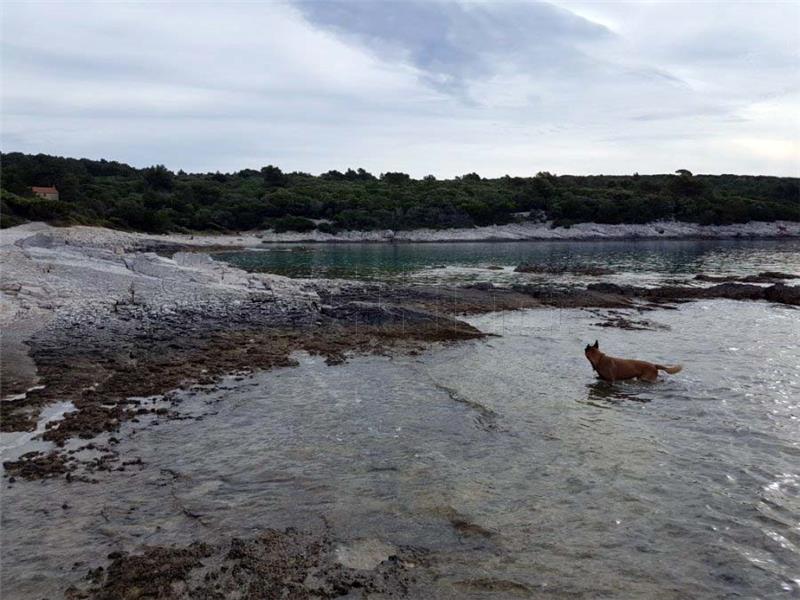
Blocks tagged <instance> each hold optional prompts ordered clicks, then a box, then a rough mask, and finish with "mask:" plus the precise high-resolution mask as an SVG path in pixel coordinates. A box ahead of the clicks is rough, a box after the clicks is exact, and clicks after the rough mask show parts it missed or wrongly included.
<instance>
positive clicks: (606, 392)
mask: <svg viewBox="0 0 800 600" xmlns="http://www.w3.org/2000/svg"><path fill="white" fill-rule="evenodd" d="M643 387H644V384H642V383H639V382H631V383H628V384H620V383H609V382H607V381H603V380H602V379H598V380H597V381H594V382H592V383H589V384H587V385H586V388H587V390H588V393H587V395H586V402H587V403H588V404H595V405H597V404H598V403H601V404H620V403H622V402H625V401H630V402H642V403H647V402H650V400H649V399H648V398H642V397H641V396H639V395H638V392H639V391H640V390H639V389H638V388H643ZM641 391H643V390H641Z"/></svg>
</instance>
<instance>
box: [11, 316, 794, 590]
mask: <svg viewBox="0 0 800 600" xmlns="http://www.w3.org/2000/svg"><path fill="white" fill-rule="evenodd" d="M799 315H800V313H798V311H797V310H793V309H789V308H786V307H781V306H777V305H772V304H767V303H754V302H733V301H709V302H702V303H693V304H686V305H683V306H681V307H680V309H678V310H664V311H658V312H654V313H650V314H649V315H648V318H649V319H651V320H653V321H656V322H657V323H660V324H663V325H666V326H668V327H669V329H668V330H660V331H636V332H630V331H621V330H614V329H601V328H597V327H595V326H593V323H595V322H596V321H597V320H598V319H597V317H595V316H593V315H591V314H589V313H587V312H584V311H578V310H556V309H546V310H533V311H522V312H516V313H505V314H491V315H484V316H481V317H477V318H473V319H470V321H471V322H472V323H473V324H475V325H476V326H477V327H479V328H480V329H482V330H484V331H488V332H493V333H497V334H499V337H491V338H488V339H486V340H481V341H473V342H465V343H460V344H457V345H453V346H447V347H439V348H434V349H432V350H430V351H428V352H425V353H423V354H422V355H420V356H414V357H411V356H409V357H399V358H394V359H387V358H383V357H360V358H355V359H353V360H351V361H350V362H349V363H347V364H344V365H340V366H335V367H330V366H326V365H325V364H324V363H323V362H322V361H321V360H319V359H315V358H310V357H307V356H303V357H301V366H299V367H297V368H288V369H280V370H276V371H272V372H269V373H260V374H256V375H254V376H252V377H247V378H244V379H241V380H235V379H229V380H226V382H225V383H224V384H223V385H221V386H218V388H217V389H211V390H208V391H205V392H199V393H195V394H194V395H189V394H187V396H186V400H185V402H184V403H183V405H182V408H181V410H183V411H185V412H186V413H187V414H193V415H196V416H202V419H201V420H198V421H175V422H166V423H162V424H160V425H157V426H155V425H153V426H149V427H144V428H143V429H140V430H139V431H138V432H137V433H135V434H134V435H131V433H130V429H125V431H124V435H123V436H121V437H122V442H121V444H120V447H119V449H120V450H121V451H123V452H125V453H126V454H127V455H128V457H136V456H139V457H141V458H142V459H143V460H144V462H145V463H146V466H145V467H144V468H143V469H141V470H138V469H133V470H132V469H128V470H126V471H125V472H122V473H113V474H103V475H101V476H100V479H101V483H100V484H95V485H92V484H86V483H72V484H68V483H66V482H64V481H63V480H59V481H46V482H34V483H25V482H23V483H16V484H14V485H11V486H5V489H4V491H3V523H2V530H3V561H2V579H3V596H4V597H7V598H18V597H19V598H23V597H29V598H38V597H49V596H58V595H59V594H58V592H59V591H63V589H64V588H65V587H66V586H67V585H68V584H69V583H70V582H73V581H75V580H77V579H79V578H80V577H82V576H83V575H84V574H85V572H86V569H87V568H89V567H90V566H91V567H94V566H97V565H99V564H104V563H105V556H106V555H107V554H108V553H109V552H111V551H113V550H120V549H122V550H136V549H140V548H141V547H142V546H143V545H146V544H157V543H159V544H163V543H166V544H172V543H175V544H183V543H188V542H190V541H192V540H194V539H204V540H209V541H210V540H214V539H218V538H222V537H229V536H235V535H252V534H254V533H256V532H258V531H259V530H260V529H263V528H268V527H278V528H282V527H286V526H289V525H295V526H300V527H305V526H310V525H312V524H314V523H319V521H320V520H321V519H322V518H323V517H324V518H325V519H326V520H327V521H328V522H329V523H330V525H331V526H332V528H333V531H334V533H335V535H336V536H337V537H338V538H339V539H342V540H353V539H360V538H368V539H374V540H379V541H380V542H383V543H388V544H393V545H398V544H410V545H414V546H420V547H424V548H427V549H429V550H430V552H431V554H430V558H431V566H430V567H429V568H425V567H419V568H420V569H421V570H423V571H424V575H425V576H423V577H420V582H421V583H420V585H421V589H418V590H415V593H416V594H417V597H430V598H434V597H435V598H498V597H554V598H561V597H587V598H589V597H592V598H595V597H602V596H609V597H618V598H631V597H637V598H656V597H658V598H687V597H704V598H706V597H732V596H738V597H745V598H751V597H762V598H780V597H794V596H797V595H800V352H798V346H797V340H798V339H800V316H799ZM595 338H599V339H600V344H601V348H603V349H605V350H606V351H607V352H609V353H610V354H612V355H613V354H616V355H622V356H635V357H637V358H643V359H649V360H653V361H658V362H666V363H671V362H681V363H683V364H684V371H683V372H682V373H680V374H679V375H677V376H674V377H666V378H665V379H664V380H663V381H661V382H659V383H657V384H654V385H651V384H644V383H622V384H617V385H615V386H613V387H611V386H608V385H606V384H603V383H599V382H597V381H596V380H595V379H594V378H593V374H592V371H591V369H590V367H589V365H588V363H587V362H586V360H585V358H584V357H583V354H582V350H583V346H584V345H585V344H586V343H587V342H588V341H593V340H594V339H595ZM63 503H66V504H67V506H68V508H66V509H64V508H61V507H62V504H63ZM76 562H78V563H80V564H78V565H77V566H75V568H74V570H73V564H74V563H76Z"/></svg>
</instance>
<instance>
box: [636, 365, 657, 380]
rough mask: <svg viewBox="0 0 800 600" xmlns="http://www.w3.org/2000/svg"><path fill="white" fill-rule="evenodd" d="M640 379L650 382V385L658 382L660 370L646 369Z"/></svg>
mask: <svg viewBox="0 0 800 600" xmlns="http://www.w3.org/2000/svg"><path fill="white" fill-rule="evenodd" d="M639 379H642V380H644V381H649V382H650V383H655V382H656V381H658V369H656V368H655V367H652V368H648V369H645V370H644V371H642V374H641V375H639Z"/></svg>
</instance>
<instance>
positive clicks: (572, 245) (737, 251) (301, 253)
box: [215, 240, 800, 282]
mask: <svg viewBox="0 0 800 600" xmlns="http://www.w3.org/2000/svg"><path fill="white" fill-rule="evenodd" d="M799 255H800V240H749V241H747V240H722V241H719V240H709V241H699V240H689V241H638V242H622V241H608V242H584V241H581V242H545V241H537V242H458V243H435V244H417V243H408V244H405V243H404V244H268V245H267V244H265V245H264V247H262V248H256V249H250V250H244V251H237V252H222V253H219V254H216V255H215V256H217V257H218V258H219V259H221V260H225V261H227V262H229V263H231V264H233V265H235V266H238V267H241V268H244V269H247V270H250V271H259V272H268V273H277V274H280V275H287V276H289V277H325V278H331V277H333V278H335V277H343V278H355V279H404V280H408V281H428V282H435V281H451V280H469V279H481V280H493V281H497V280H498V277H500V278H501V279H500V280H501V281H503V280H508V279H509V278H513V277H516V278H525V277H530V276H529V275H522V274H516V275H514V274H513V273H511V271H512V270H513V268H514V267H516V266H517V265H519V264H522V263H526V262H531V263H537V264H547V265H552V266H565V267H570V266H576V265H584V266H585V265H591V266H603V267H607V268H611V269H614V270H616V271H619V272H622V273H626V274H628V275H629V276H632V277H637V278H649V279H652V280H662V279H665V278H670V277H676V276H684V275H694V274H696V273H701V272H702V273H708V274H713V275H750V274H755V273H759V272H761V271H786V270H789V271H791V272H798V271H800V265H798V256H799ZM490 267H503V268H504V269H505V273H504V272H500V273H498V272H497V271H496V270H495V269H491V268H490Z"/></svg>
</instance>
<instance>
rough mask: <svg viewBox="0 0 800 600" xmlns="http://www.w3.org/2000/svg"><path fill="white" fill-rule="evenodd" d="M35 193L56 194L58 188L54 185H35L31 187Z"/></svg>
mask: <svg viewBox="0 0 800 600" xmlns="http://www.w3.org/2000/svg"><path fill="white" fill-rule="evenodd" d="M31 189H32V190H33V191H34V192H35V193H37V194H57V193H58V190H57V189H56V188H55V187H37V186H33V187H32V188H31Z"/></svg>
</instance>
